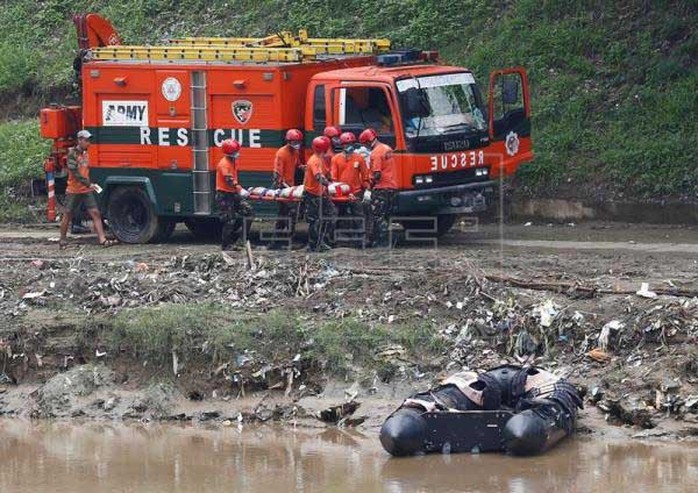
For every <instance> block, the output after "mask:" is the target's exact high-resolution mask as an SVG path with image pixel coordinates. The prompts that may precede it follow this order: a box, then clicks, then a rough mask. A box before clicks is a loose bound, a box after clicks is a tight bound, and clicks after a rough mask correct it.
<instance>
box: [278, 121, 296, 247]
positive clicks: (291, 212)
mask: <svg viewBox="0 0 698 493" xmlns="http://www.w3.org/2000/svg"><path fill="white" fill-rule="evenodd" d="M302 145H303V132H301V131H300V130H298V129H297V128H292V129H290V130H288V131H287V132H286V144H285V145H284V146H283V147H281V148H280V149H279V150H278V151H276V157H275V158H274V176H273V179H272V188H288V187H292V186H294V185H295V184H296V183H295V181H296V171H297V170H298V169H299V168H301V147H302ZM278 216H279V219H278V220H277V221H276V226H275V227H274V229H275V236H276V237H277V238H285V237H286V235H288V238H289V239H290V238H292V237H293V233H294V231H295V230H296V221H297V220H298V204H297V203H295V202H279V209H278ZM287 231H288V233H286V232H287ZM280 246H281V244H280V243H276V242H274V243H272V244H271V245H270V247H271V248H279V247H280Z"/></svg>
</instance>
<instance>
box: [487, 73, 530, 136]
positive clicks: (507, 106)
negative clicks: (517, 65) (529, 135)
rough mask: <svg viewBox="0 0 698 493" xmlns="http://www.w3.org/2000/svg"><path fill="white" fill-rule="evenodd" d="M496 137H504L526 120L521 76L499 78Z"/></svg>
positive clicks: (495, 108) (495, 105) (495, 87)
mask: <svg viewBox="0 0 698 493" xmlns="http://www.w3.org/2000/svg"><path fill="white" fill-rule="evenodd" d="M493 99H494V105H493V106H494V117H493V120H494V135H495V137H503V136H504V135H505V134H506V133H507V132H508V131H509V130H510V129H512V128H515V127H516V126H517V125H518V124H520V123H521V121H523V120H524V119H525V118H526V108H525V106H524V99H523V81H522V80H521V75H519V74H517V73H515V74H503V75H500V76H498V78H497V81H496V83H495V86H494V94H493Z"/></svg>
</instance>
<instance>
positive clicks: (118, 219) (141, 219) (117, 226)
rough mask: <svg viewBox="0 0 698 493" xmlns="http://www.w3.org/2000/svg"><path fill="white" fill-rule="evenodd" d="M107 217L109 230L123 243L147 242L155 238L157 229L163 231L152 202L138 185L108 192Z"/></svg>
mask: <svg viewBox="0 0 698 493" xmlns="http://www.w3.org/2000/svg"><path fill="white" fill-rule="evenodd" d="M107 217H108V218H109V226H110V227H111V230H112V231H113V232H114V234H115V235H116V237H117V238H118V239H119V240H120V241H122V242H123V243H148V242H150V241H153V240H155V238H156V236H157V233H158V232H159V231H160V232H161V233H162V232H163V230H161V226H160V223H161V220H160V219H159V218H158V216H157V214H155V209H154V207H153V204H152V203H151V202H150V199H149V198H148V196H147V195H146V193H145V192H144V191H143V189H142V188H140V187H118V188H116V189H115V190H113V191H112V192H111V193H110V194H109V202H108V204H107ZM165 231H166V230H165ZM170 233H171V231H170Z"/></svg>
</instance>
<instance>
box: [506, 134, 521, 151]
mask: <svg viewBox="0 0 698 493" xmlns="http://www.w3.org/2000/svg"><path fill="white" fill-rule="evenodd" d="M504 147H506V148H507V154H509V155H510V156H514V155H515V154H516V153H517V152H519V135H518V134H517V133H516V132H509V133H508V134H507V138H506V140H505V141H504Z"/></svg>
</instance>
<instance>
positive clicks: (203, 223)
mask: <svg viewBox="0 0 698 493" xmlns="http://www.w3.org/2000/svg"><path fill="white" fill-rule="evenodd" d="M184 224H185V225H186V227H187V229H189V231H191V234H193V235H194V238H196V239H197V240H219V239H220V237H221V232H222V231H223V224H222V223H221V221H220V220H219V219H218V218H217V217H206V218H189V219H185V220H184Z"/></svg>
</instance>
